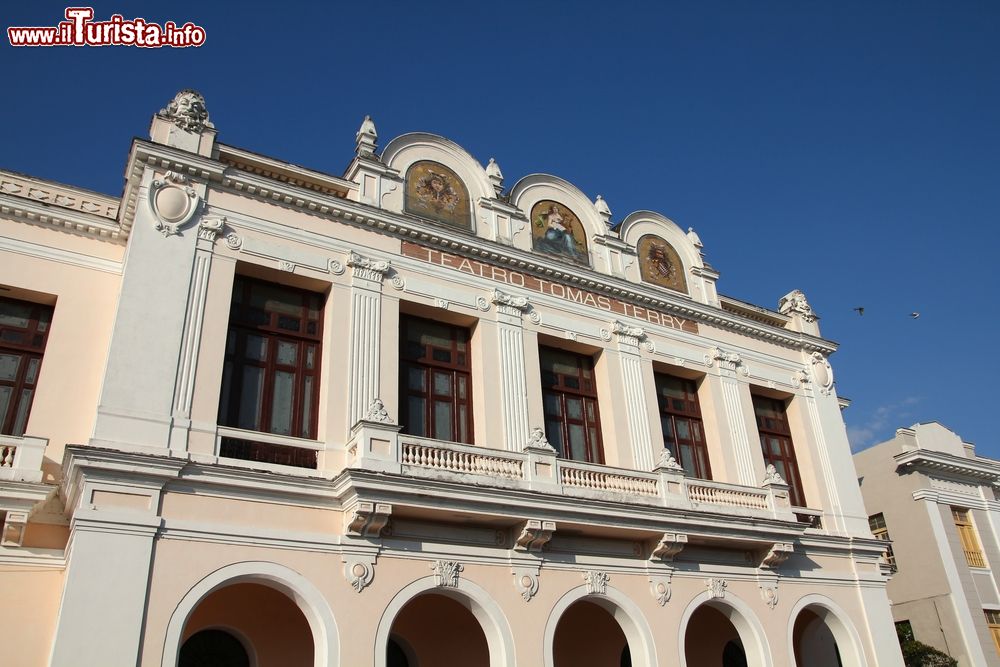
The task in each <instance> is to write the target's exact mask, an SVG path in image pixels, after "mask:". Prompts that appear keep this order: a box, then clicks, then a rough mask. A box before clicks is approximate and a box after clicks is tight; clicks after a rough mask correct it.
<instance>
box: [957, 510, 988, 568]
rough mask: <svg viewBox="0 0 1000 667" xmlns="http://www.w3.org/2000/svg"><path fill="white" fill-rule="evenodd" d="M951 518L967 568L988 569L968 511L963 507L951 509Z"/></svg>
mask: <svg viewBox="0 0 1000 667" xmlns="http://www.w3.org/2000/svg"><path fill="white" fill-rule="evenodd" d="M951 518H952V521H954V522H955V529H956V530H957V531H958V539H959V541H961V543H962V551H963V552H964V553H965V562H966V563H967V564H968V565H969V567H976V568H988V567H989V565H987V564H986V557H985V556H984V555H983V547H982V543H981V542H980V541H979V535H978V534H977V533H976V526H975V525H974V524H973V523H972V517H971V516H969V510H968V509H967V508H965V507H952V508H951Z"/></svg>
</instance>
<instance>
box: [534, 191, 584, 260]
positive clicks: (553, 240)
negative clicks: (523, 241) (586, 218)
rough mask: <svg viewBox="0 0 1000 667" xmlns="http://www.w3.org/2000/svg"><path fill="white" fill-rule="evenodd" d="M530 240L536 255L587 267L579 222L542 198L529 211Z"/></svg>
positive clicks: (582, 233)
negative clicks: (539, 254)
mask: <svg viewBox="0 0 1000 667" xmlns="http://www.w3.org/2000/svg"><path fill="white" fill-rule="evenodd" d="M531 240H532V247H533V248H534V249H535V251H537V252H543V253H545V254H547V255H554V256H556V257H561V258H563V259H568V260H570V261H571V262H575V263H577V264H582V265H583V266H590V256H589V254H588V252H587V233H586V231H584V229H583V223H581V222H580V219H579V218H578V217H576V214H574V213H573V211H571V210H569V209H568V208H566V207H565V206H563V205H562V204H558V203H556V202H554V201H550V200H548V199H544V200H542V201H540V202H538V203H537V204H535V205H534V206H533V207H532V208H531Z"/></svg>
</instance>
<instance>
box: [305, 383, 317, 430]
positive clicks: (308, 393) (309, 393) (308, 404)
mask: <svg viewBox="0 0 1000 667" xmlns="http://www.w3.org/2000/svg"><path fill="white" fill-rule="evenodd" d="M312 403H313V379H312V376H311V375H307V376H305V378H303V384H302V437H303V438H313V437H315V436H314V435H313V432H312Z"/></svg>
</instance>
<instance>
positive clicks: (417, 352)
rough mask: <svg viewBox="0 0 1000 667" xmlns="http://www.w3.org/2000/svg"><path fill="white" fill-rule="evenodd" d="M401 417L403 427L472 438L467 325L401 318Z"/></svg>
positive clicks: (438, 436) (421, 432)
mask: <svg viewBox="0 0 1000 667" xmlns="http://www.w3.org/2000/svg"><path fill="white" fill-rule="evenodd" d="M402 329H403V331H402V335H401V336H400V351H399V359H400V373H399V377H400V380H399V384H400V386H399V393H400V401H399V404H400V406H401V408H400V420H401V422H402V424H403V430H404V431H405V432H406V433H409V434H411V435H419V436H423V437H427V438H436V439H438V440H451V441H454V442H465V443H471V442H472V384H471V383H472V380H471V368H470V363H469V361H470V360H469V330H468V329H464V328H462V327H456V326H451V325H448V324H442V323H440V322H432V321H431V320H424V319H420V318H417V317H404V318H403V319H402Z"/></svg>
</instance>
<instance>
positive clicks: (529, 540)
mask: <svg viewBox="0 0 1000 667" xmlns="http://www.w3.org/2000/svg"><path fill="white" fill-rule="evenodd" d="M555 531H556V522H555V521H540V520H538V519H528V520H527V521H525V522H524V523H523V524H522V525H521V532H520V534H519V535H518V536H517V538H516V539H515V540H514V549H515V550H516V551H541V550H542V548H543V547H544V546H545V545H546V544H548V542H549V540H551V539H552V533H554V532H555Z"/></svg>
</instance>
